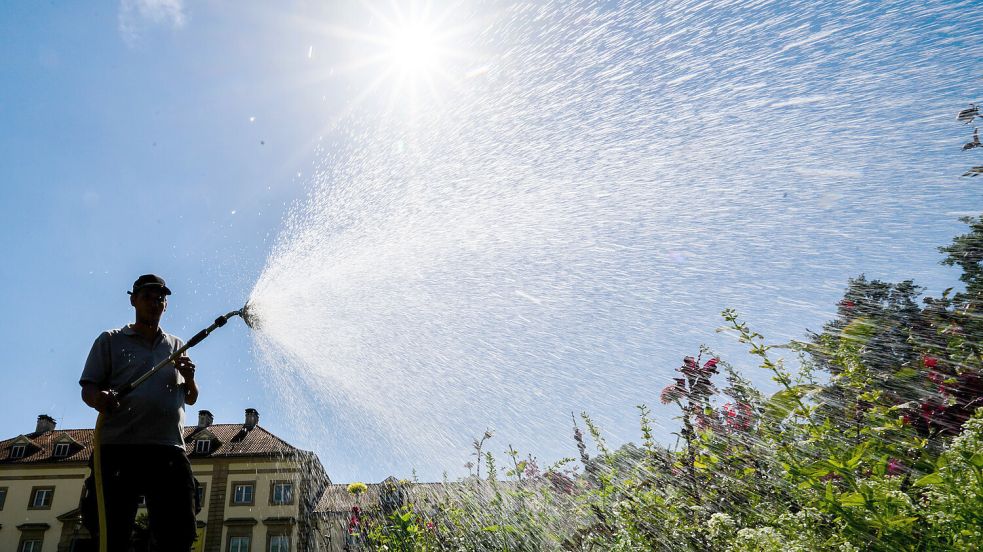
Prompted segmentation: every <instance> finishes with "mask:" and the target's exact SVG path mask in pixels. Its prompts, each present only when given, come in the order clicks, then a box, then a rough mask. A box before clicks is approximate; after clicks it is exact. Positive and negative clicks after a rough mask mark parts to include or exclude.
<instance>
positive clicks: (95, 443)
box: [92, 304, 256, 552]
mask: <svg viewBox="0 0 983 552" xmlns="http://www.w3.org/2000/svg"><path fill="white" fill-rule="evenodd" d="M233 316H238V317H240V318H242V320H243V322H245V323H246V325H247V326H249V327H250V328H252V329H255V328H256V318H255V316H252V315H250V311H249V305H248V304H246V305H245V306H243V307H242V308H241V309H239V310H234V311H232V312H229V313H227V314H223V315H222V316H219V317H218V318H216V319H215V322H212V324H211V325H210V326H208V327H207V328H205V329H203V330H201V331H200V332H198V333H196V334H195V335H194V337H192V338H191V339H189V340H188V342H187V343H185V344H184V345H183V346H182V347H181V348H179V349H178V350H177V351H174V352H173V353H171V356H169V357H167V358H166V359H164V360H163V361H161V362H160V363H158V364H157V365H156V366H154V367H153V368H151V369H150V370H148V371H147V373H145V374H144V375H142V376H140V377H139V378H137V379H135V380H133V381H131V382H130V383H127V384H126V385H124V386H122V387H120V388H119V389H111V390H110V393H111V394H112V395H113V396H114V397H116V398H119V397H123V396H125V395H127V394H129V393H130V392H132V391H133V390H134V389H136V387H137V386H139V385H140V384H141V383H143V382H145V381H147V379H149V378H150V377H151V376H153V375H154V374H156V373H157V372H158V371H160V369H161V368H163V367H165V366H167V365H168V364H171V363H172V362H174V361H175V360H177V359H178V358H180V357H181V355H183V354H184V353H185V351H187V350H188V349H190V348H192V347H194V346H195V345H197V344H199V343H201V342H202V341H204V340H205V338H206V337H208V336H209V335H210V334H211V333H212V332H213V331H215V330H216V329H218V328H221V327H222V326H224V325H225V324H226V323H227V322H228V321H229V319H230V318H232V317H233ZM104 419H105V417H104V415H103V414H102V413H101V412H100V413H99V418H98V420H96V429H95V432H94V434H93V436H92V453H93V458H92V461H93V462H92V472H93V475H94V476H95V481H96V503H97V504H98V510H99V551H100V552H107V550H108V547H109V535H108V527H107V524H106V498H105V495H104V494H103V488H102V453H101V451H100V450H99V449H100V448H101V447H100V444H101V437H100V434H101V433H102V423H103V420H104Z"/></svg>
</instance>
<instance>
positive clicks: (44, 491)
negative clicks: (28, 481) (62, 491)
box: [27, 487, 55, 510]
mask: <svg viewBox="0 0 983 552" xmlns="http://www.w3.org/2000/svg"><path fill="white" fill-rule="evenodd" d="M54 495H55V488H54V487H34V488H33V489H31V502H30V503H28V505H27V509H28V510H48V509H50V508H51V499H52V498H53V497H54Z"/></svg>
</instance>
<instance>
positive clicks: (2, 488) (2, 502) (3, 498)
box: [0, 487, 7, 510]
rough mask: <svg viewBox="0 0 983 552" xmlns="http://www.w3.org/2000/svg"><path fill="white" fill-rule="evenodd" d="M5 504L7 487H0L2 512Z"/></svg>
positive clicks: (0, 507) (0, 508)
mask: <svg viewBox="0 0 983 552" xmlns="http://www.w3.org/2000/svg"><path fill="white" fill-rule="evenodd" d="M5 502H7V487H0V510H3V505H4V503H5Z"/></svg>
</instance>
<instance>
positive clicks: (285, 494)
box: [270, 481, 294, 504]
mask: <svg viewBox="0 0 983 552" xmlns="http://www.w3.org/2000/svg"><path fill="white" fill-rule="evenodd" d="M293 503H294V484H293V483H291V482H289V481H274V482H273V483H272V488H271V489H270V504H293Z"/></svg>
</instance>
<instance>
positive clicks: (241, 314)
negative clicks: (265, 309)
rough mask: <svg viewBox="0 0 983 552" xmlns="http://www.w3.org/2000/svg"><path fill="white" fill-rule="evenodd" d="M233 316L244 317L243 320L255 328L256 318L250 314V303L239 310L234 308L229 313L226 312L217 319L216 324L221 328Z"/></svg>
mask: <svg viewBox="0 0 983 552" xmlns="http://www.w3.org/2000/svg"><path fill="white" fill-rule="evenodd" d="M233 316H239V317H241V318H242V320H243V322H245V323H246V325H247V326H249V327H250V328H253V329H255V327H256V326H255V323H256V319H255V318H252V317H250V316H249V305H246V306H244V307H242V308H241V309H239V310H234V311H232V312H230V313H228V314H224V315H222V316H219V317H218V318H216V319H215V326H216V327H218V328H221V327H222V326H224V325H225V324H226V322H228V321H229V319H230V318H232V317H233Z"/></svg>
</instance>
